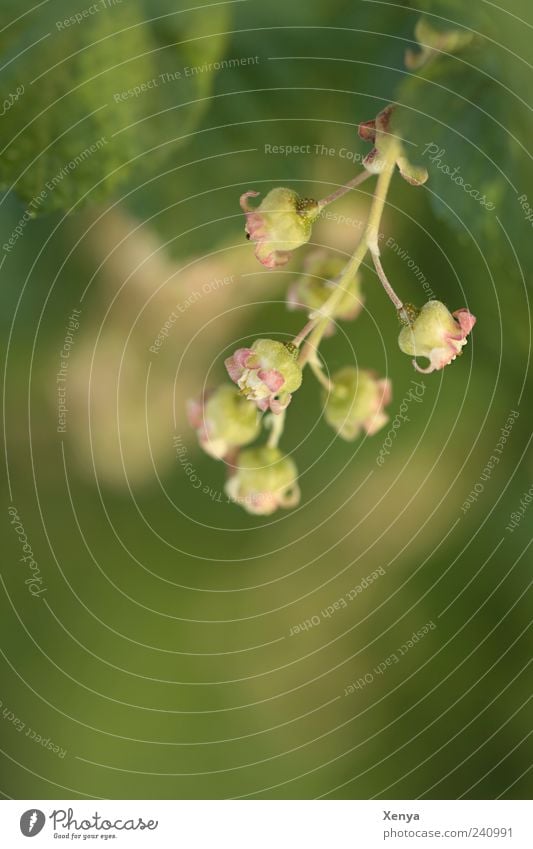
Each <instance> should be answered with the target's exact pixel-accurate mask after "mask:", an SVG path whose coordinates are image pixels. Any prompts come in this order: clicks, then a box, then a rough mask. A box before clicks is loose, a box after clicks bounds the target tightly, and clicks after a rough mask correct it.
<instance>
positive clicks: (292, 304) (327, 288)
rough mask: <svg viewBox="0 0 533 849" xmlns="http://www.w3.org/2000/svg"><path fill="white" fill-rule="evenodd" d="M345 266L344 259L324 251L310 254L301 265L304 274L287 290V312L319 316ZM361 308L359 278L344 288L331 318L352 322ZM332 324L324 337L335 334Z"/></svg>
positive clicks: (361, 297)
mask: <svg viewBox="0 0 533 849" xmlns="http://www.w3.org/2000/svg"><path fill="white" fill-rule="evenodd" d="M345 265H346V262H345V260H343V259H341V258H340V257H336V256H333V255H332V254H330V253H328V252H327V251H324V250H317V251H313V252H312V253H310V254H309V255H308V257H307V258H306V260H305V263H304V274H303V275H302V277H300V278H299V279H298V280H296V282H295V283H293V285H292V286H291V287H290V289H289V291H288V294H287V304H288V307H289V309H294V310H297V309H301V310H306V311H307V312H309V313H310V314H313V315H315V314H317V315H318V314H320V311H321V309H322V307H323V306H324V304H325V303H326V301H328V300H329V298H330V296H331V295H332V294H333V292H334V291H335V289H336V284H335V282H334V281H335V279H336V278H338V277H339V276H340V274H341V272H342V271H343V270H344V267H345ZM362 307H363V296H362V294H361V286H360V279H359V277H356V278H355V280H354V281H353V282H352V283H350V285H349V286H348V287H346V291H345V292H344V294H343V296H342V298H341V300H340V302H339V303H338V305H337V307H336V309H335V311H334V313H333V315H332V318H333V319H342V320H344V321H351V320H353V319H354V318H357V316H358V315H359V313H360V312H361V309H362ZM334 327H335V326H334V323H333V322H331V324H330V325H329V327H328V329H327V331H326V335H328V336H331V334H332V333H333V332H334Z"/></svg>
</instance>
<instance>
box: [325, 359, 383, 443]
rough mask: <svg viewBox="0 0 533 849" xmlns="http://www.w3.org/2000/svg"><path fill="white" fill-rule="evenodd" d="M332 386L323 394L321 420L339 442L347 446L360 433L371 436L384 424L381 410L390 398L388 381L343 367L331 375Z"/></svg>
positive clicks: (353, 367)
mask: <svg viewBox="0 0 533 849" xmlns="http://www.w3.org/2000/svg"><path fill="white" fill-rule="evenodd" d="M332 384H333V388H332V389H331V391H330V392H329V394H327V395H326V394H324V401H325V404H324V416H325V419H326V421H327V423H328V424H329V425H331V427H332V428H334V430H336V431H337V433H338V434H339V436H341V437H342V438H343V439H346V440H347V441H348V442H351V441H352V440H354V439H356V438H357V437H358V436H359V434H360V432H361V430H365V431H366V433H367V434H368V435H369V436H372V434H374V433H377V431H378V430H380V429H381V428H382V427H383V425H384V424H386V423H387V422H388V420H389V417H388V416H387V414H386V413H385V412H384V407H385V405H386V404H389V403H390V401H391V398H392V387H391V382H390V380H387V379H386V378H382V379H378V378H377V377H376V375H375V373H374V372H372V371H364V370H360V369H357V368H355V366H346V367H345V368H342V369H341V370H340V371H338V372H337V373H336V374H334V375H333V378H332Z"/></svg>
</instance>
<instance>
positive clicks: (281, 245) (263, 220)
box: [241, 188, 320, 268]
mask: <svg viewBox="0 0 533 849" xmlns="http://www.w3.org/2000/svg"><path fill="white" fill-rule="evenodd" d="M258 195H259V192H245V193H244V194H243V195H242V196H241V209H242V210H243V212H244V213H245V214H246V227H245V231H246V237H247V238H248V239H250V240H251V241H252V242H255V255H256V257H257V259H258V260H259V262H261V263H262V264H263V265H264V266H265V267H266V268H278V267H280V266H282V265H286V263H287V262H288V261H289V259H290V257H291V251H293V250H295V249H296V248H299V247H301V246H302V245H305V244H306V243H307V242H308V241H309V239H310V237H311V230H312V224H313V221H314V220H315V218H316V217H317V216H318V214H319V212H320V208H319V205H318V203H317V201H315V200H310V199H308V198H300V197H299V196H298V195H297V193H296V192H294V191H292V190H291V189H285V188H278V189H272V191H270V192H269V193H268V194H267V195H266V197H265V198H264V199H263V200H262V201H261V203H260V204H259V206H257V207H251V206H250V204H249V203H248V198H251V197H258Z"/></svg>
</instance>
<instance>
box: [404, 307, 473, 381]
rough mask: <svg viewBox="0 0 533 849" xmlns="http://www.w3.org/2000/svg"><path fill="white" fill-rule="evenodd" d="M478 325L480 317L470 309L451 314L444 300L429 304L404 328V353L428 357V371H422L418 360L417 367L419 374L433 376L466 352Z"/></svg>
mask: <svg viewBox="0 0 533 849" xmlns="http://www.w3.org/2000/svg"><path fill="white" fill-rule="evenodd" d="M475 323H476V317H475V316H474V315H472V314H471V313H470V312H468V310H467V309H460V310H456V311H455V312H454V313H451V312H450V311H449V310H448V309H447V307H445V306H444V304H442V303H441V302H440V301H428V302H427V303H426V304H424V306H423V307H422V309H421V310H420V312H419V314H418V316H417V317H416V318H415V319H414V321H413V322H412V323H411V324H409V325H408V326H406V327H403V328H402V330H401V331H400V335H399V337H398V344H399V346H400V349H401V350H402V351H403V352H404V354H410V355H411V356H413V357H415V358H416V357H426V358H427V359H428V360H429V365H428V366H427V368H421V367H420V366H419V365H418V363H417V361H416V359H414V360H413V365H414V367H415V369H416V370H417V371H420V372H422V373H423V374H429V373H430V372H432V371H436V370H438V369H441V368H444V366H446V365H448V363H451V362H452V360H455V358H456V357H457V356H459V355H460V354H462V353H463V346H464V345H466V342H467V339H466V337H467V336H468V334H469V333H470V331H471V330H472V328H473V326H474V324H475Z"/></svg>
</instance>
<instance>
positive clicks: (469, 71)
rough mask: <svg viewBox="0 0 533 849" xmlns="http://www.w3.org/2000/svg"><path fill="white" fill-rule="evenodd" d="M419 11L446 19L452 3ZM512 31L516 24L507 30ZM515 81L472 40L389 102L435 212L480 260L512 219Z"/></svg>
mask: <svg viewBox="0 0 533 849" xmlns="http://www.w3.org/2000/svg"><path fill="white" fill-rule="evenodd" d="M424 7H425V8H426V7H427V8H431V9H435V8H438V9H439V10H440V11H441V12H442V13H445V12H446V10H448V16H449V19H451V18H452V15H453V14H454V12H455V10H456V8H458V4H456V3H455V0H449V2H439V3H433V2H425V3H424ZM476 14H479V16H480V17H479V22H483V21H484V16H483V14H481V12H480V10H478V9H477V8H476V9H475V11H471V12H470V13H469V16H468V19H469V20H470V22H471V23H473V20H474V16H475V15H476ZM462 17H463V19H464V18H465V16H464V15H463V16H462ZM482 19H483V21H482ZM431 23H432V24H433V23H434V19H432V20H431ZM494 23H495V22H494V21H493V26H494ZM480 25H481V23H480ZM517 28H518V24H517V22H516V21H514V22H512V23H511V24H510V29H511V30H515V29H517ZM510 35H511V33H510ZM509 40H510V39H509ZM505 59H507V61H504V60H505ZM522 74H523V71H522ZM517 77H518V75H517V68H516V64H515V65H513V68H512V71H511V68H510V63H509V61H508V57H506V56H505V53H504V52H501V51H500V52H499V51H497V50H495V49H494V47H493V45H492V42H491V41H490V40H489V38H482V37H480V38H477V37H476V38H475V39H474V41H473V42H472V43H471V44H470V45H469V46H468V47H467V48H465V49H463V50H461V51H459V53H458V55H457V56H451V55H439V56H437V57H435V58H433V59H432V60H431V61H429V62H428V63H427V64H426V65H425V66H424V67H423V68H422V69H421V71H420V72H419V73H418V74H417V75H416V76H415V75H411V76H409V77H407V78H406V79H405V80H404V82H403V83H402V84H401V85H400V87H399V91H398V96H397V100H398V102H399V103H400V104H401V105H402V106H404V107H405V108H404V109H402V110H400V111H399V115H398V127H399V131H400V133H401V134H402V136H404V138H406V139H407V140H408V142H411V146H412V145H416V146H417V147H411V146H410V150H411V149H412V150H417V152H418V154H419V158H420V161H423V162H424V164H425V165H426V167H427V168H428V170H429V174H430V181H429V183H428V188H429V189H430V190H431V191H432V203H433V206H434V209H435V212H436V213H437V215H439V216H440V217H441V218H443V219H444V220H445V221H446V222H447V223H448V224H449V225H451V226H452V227H453V228H454V229H456V230H458V231H461V232H463V233H465V230H469V231H470V232H471V233H472V234H473V236H474V237H475V238H476V239H477V240H479V242H480V245H481V248H482V250H483V251H484V252H486V254H487V255H490V254H491V252H492V250H493V248H494V247H495V246H496V245H498V243H499V240H500V238H501V230H500V225H499V224H498V220H497V219H498V218H499V219H500V220H501V221H507V220H510V219H511V218H512V217H513V216H515V215H516V210H517V207H518V204H517V198H516V195H517V189H518V187H519V186H520V185H521V184H522V183H523V180H524V167H525V165H527V164H528V163H527V162H526V160H527V159H528V156H527V148H526V139H527V137H528V135H529V136H530V135H531V131H532V129H533V127H532V121H531V111H528V110H526V109H524V107H523V104H522V103H521V102H520V99H519V98H518V97H517V96H516V95H515V90H516V83H517ZM526 127H527V129H526ZM496 250H498V249H497V248H496Z"/></svg>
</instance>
